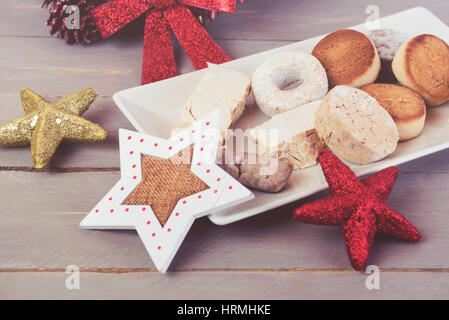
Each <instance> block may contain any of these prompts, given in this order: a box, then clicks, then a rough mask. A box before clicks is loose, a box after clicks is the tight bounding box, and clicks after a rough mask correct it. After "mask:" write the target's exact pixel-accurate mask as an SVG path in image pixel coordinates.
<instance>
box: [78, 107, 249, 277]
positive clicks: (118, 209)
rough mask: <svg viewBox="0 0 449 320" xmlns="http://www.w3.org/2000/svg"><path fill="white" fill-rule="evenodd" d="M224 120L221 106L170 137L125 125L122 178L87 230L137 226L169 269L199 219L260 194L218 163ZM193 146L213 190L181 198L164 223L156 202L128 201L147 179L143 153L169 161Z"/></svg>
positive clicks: (195, 164) (195, 161) (194, 166)
mask: <svg viewBox="0 0 449 320" xmlns="http://www.w3.org/2000/svg"><path fill="white" fill-rule="evenodd" d="M221 118H222V117H221V111H220V110H216V111H214V112H213V113H211V114H210V115H208V116H207V117H204V118H202V119H201V120H200V121H197V122H195V123H194V124H192V125H191V126H189V127H188V128H186V129H185V130H183V131H181V132H180V133H178V134H176V135H175V136H173V137H171V138H170V139H169V140H165V139H161V138H157V137H152V136H148V135H145V134H141V133H137V132H134V131H129V130H124V129H120V131H119V143H120V166H121V179H120V180H119V181H118V182H117V184H116V185H115V186H114V187H112V189H111V190H110V191H109V192H108V193H107V194H106V195H105V196H104V197H103V199H101V201H100V202H99V203H98V204H97V205H96V206H95V207H94V208H93V209H92V210H91V211H90V212H89V214H88V215H87V216H86V217H85V218H84V219H83V221H81V223H80V226H81V228H84V229H136V230H137V232H138V234H139V236H140V238H141V239H142V242H143V243H144V245H145V248H146V249H147V251H148V253H149V254H150V256H151V258H152V260H153V262H154V264H155V266H156V268H157V269H158V270H159V271H160V272H162V273H164V272H165V271H166V270H167V269H168V267H169V265H170V262H171V261H172V259H173V257H174V256H175V254H176V252H177V251H178V249H179V247H180V245H181V243H182V241H183V240H184V238H185V236H186V234H187V232H188V231H189V229H190V227H191V226H192V224H193V221H194V220H195V219H196V218H199V217H201V216H204V215H207V214H211V213H213V212H215V211H217V210H222V209H224V208H228V207H230V206H233V205H236V204H239V203H242V202H244V201H247V200H251V199H252V198H253V197H254V195H253V193H252V192H251V191H249V190H248V189H247V188H246V187H244V186H243V185H242V184H240V183H239V182H238V181H237V180H235V179H234V178H233V177H231V176H230V175H229V174H228V173H226V172H225V171H224V170H223V169H221V168H220V167H219V166H217V164H216V163H215V161H216V156H217V151H218V147H219V144H220V141H221V138H220V133H219V129H218V128H220V123H221ZM191 145H193V156H192V161H191V171H192V172H193V173H194V174H195V175H196V176H198V178H200V179H201V180H202V181H203V182H204V183H205V184H207V185H208V187H209V188H208V189H206V190H204V191H202V192H198V193H195V194H192V195H189V196H187V197H184V198H182V199H180V200H179V201H178V202H177V204H176V206H175V208H174V210H173V211H172V213H171V215H170V217H169V218H168V220H167V222H166V223H165V224H164V226H162V225H161V224H160V222H159V220H158V219H157V217H156V215H155V214H154V212H153V210H152V209H151V207H150V206H148V205H125V204H124V202H125V200H126V198H127V197H128V196H129V195H130V194H131V193H132V192H133V190H134V189H135V188H136V187H137V186H138V185H139V183H140V182H141V180H142V167H141V157H142V155H148V156H154V157H159V158H162V159H168V158H170V157H172V156H174V155H176V154H177V153H178V152H180V151H182V150H184V149H186V148H187V147H189V146H191Z"/></svg>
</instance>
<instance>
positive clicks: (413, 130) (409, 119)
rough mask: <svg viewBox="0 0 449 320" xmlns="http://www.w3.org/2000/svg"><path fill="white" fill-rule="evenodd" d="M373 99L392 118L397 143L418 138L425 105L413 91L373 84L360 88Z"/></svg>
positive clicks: (424, 115)
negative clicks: (395, 129) (397, 133)
mask: <svg viewBox="0 0 449 320" xmlns="http://www.w3.org/2000/svg"><path fill="white" fill-rule="evenodd" d="M361 89H362V90H363V91H365V92H367V93H368V94H369V95H370V96H372V97H373V98H375V99H376V100H377V102H379V104H380V105H381V106H382V107H383V108H384V109H385V110H387V111H388V113H389V114H390V116H391V117H392V118H393V120H394V123H395V124H396V127H397V128H398V132H399V141H405V140H409V139H412V138H415V137H416V136H418V135H419V134H420V133H421V131H422V129H423V127H424V122H425V120H426V104H425V102H424V100H423V98H422V97H421V96H420V95H419V94H418V93H417V92H416V91H414V90H412V89H409V88H406V87H402V86H398V85H395V84H385V83H374V84H369V85H366V86H363V87H362V88H361Z"/></svg>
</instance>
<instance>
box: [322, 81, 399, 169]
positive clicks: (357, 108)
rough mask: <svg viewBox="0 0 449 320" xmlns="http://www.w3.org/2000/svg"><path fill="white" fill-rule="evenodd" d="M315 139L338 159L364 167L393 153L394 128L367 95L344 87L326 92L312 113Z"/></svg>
mask: <svg viewBox="0 0 449 320" xmlns="http://www.w3.org/2000/svg"><path fill="white" fill-rule="evenodd" d="M315 129H316V132H317V133H318V136H319V137H320V139H322V141H324V142H325V143H326V144H327V146H328V147H329V148H330V149H331V150H332V151H333V152H334V153H335V154H337V155H338V156H340V157H342V158H344V159H346V160H349V161H351V162H353V163H356V164H368V163H371V162H374V161H378V160H380V159H383V158H385V157H386V156H388V155H389V154H391V153H392V152H393V151H394V150H396V146H397V142H398V140H399V134H398V130H397V128H396V125H395V123H394V121H393V119H392V118H391V116H390V115H389V114H388V112H387V111H386V110H385V109H384V108H382V107H381V106H380V105H379V103H378V102H377V101H376V99H374V98H373V97H371V96H370V95H369V94H368V93H366V92H364V91H362V90H360V89H356V88H352V87H347V86H336V87H335V88H334V89H332V90H331V91H329V93H328V95H327V96H326V98H325V99H324V101H323V103H322V104H321V105H320V106H319V108H318V110H317V111H316V113H315Z"/></svg>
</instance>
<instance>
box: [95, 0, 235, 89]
mask: <svg viewBox="0 0 449 320" xmlns="http://www.w3.org/2000/svg"><path fill="white" fill-rule="evenodd" d="M235 4H236V0H185V1H182V2H180V1H176V0H115V1H112V2H108V3H105V4H104V5H102V6H99V7H97V8H95V9H94V10H92V11H91V16H92V18H93V19H94V21H95V23H96V25H97V28H98V30H99V31H100V34H101V35H102V37H103V38H107V37H109V36H111V35H113V34H114V33H116V32H117V31H118V30H120V29H121V28H123V27H124V26H126V25H127V24H128V23H130V22H131V21H133V20H134V19H136V18H137V17H139V16H141V15H143V14H146V15H147V16H146V22H145V38H144V45H143V61H142V84H147V83H151V82H155V81H159V80H163V79H167V78H170V77H173V76H176V75H177V74H178V73H177V70H176V62H175V57H174V54H173V45H172V42H171V36H170V29H172V30H173V32H174V34H175V35H176V37H177V38H178V40H179V42H180V44H181V46H182V47H183V49H184V51H185V52H186V54H187V56H188V57H189V59H190V61H191V62H192V64H193V66H194V67H195V68H196V69H202V68H206V67H207V62H211V63H215V64H220V63H223V62H227V61H230V60H231V58H229V56H228V55H227V54H226V53H225V52H224V51H223V50H222V49H221V48H220V47H219V46H218V45H217V44H216V43H215V42H214V41H213V39H212V38H211V37H210V35H209V34H208V33H207V32H206V30H205V29H204V28H203V27H202V26H201V24H200V23H199V22H198V21H197V20H196V19H195V17H194V16H193V15H192V13H191V12H190V10H189V9H187V7H185V5H189V6H194V7H199V8H203V9H208V10H214V11H225V12H235Z"/></svg>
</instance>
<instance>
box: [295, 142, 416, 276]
mask: <svg viewBox="0 0 449 320" xmlns="http://www.w3.org/2000/svg"><path fill="white" fill-rule="evenodd" d="M318 160H319V162H320V164H321V167H322V170H323V173H324V176H325V177H326V181H327V183H328V184H329V188H330V190H331V195H330V196H328V197H326V198H323V199H320V200H317V201H313V202H311V203H308V204H305V205H303V206H301V207H300V208H298V209H296V210H295V211H294V213H293V218H294V219H296V220H299V221H301V222H304V223H311V224H320V225H335V226H342V227H343V234H344V239H345V245H346V250H347V252H348V256H349V259H350V260H351V264H352V266H353V268H354V269H356V270H362V269H364V268H365V266H366V264H367V261H368V256H369V251H370V248H371V245H372V243H373V239H374V235H375V234H376V232H383V233H386V234H389V235H391V236H393V237H396V238H398V239H401V240H405V241H408V242H415V241H419V240H420V239H421V234H420V233H419V231H418V230H417V229H416V228H415V227H414V226H413V225H412V224H411V223H410V222H409V221H408V220H407V219H405V218H404V217H403V216H402V215H400V214H399V213H398V212H396V211H394V210H393V209H391V208H390V207H389V206H387V205H386V204H385V201H386V200H387V198H388V195H389V194H390V192H391V190H393V186H394V183H395V181H396V178H397V176H398V169H397V168H396V167H389V168H386V169H384V170H382V171H379V172H378V173H376V174H374V175H372V176H370V177H368V178H366V179H364V180H362V181H360V180H359V179H357V176H356V175H355V174H354V172H352V171H351V169H349V167H348V166H346V165H345V164H344V163H343V162H341V161H340V160H339V159H338V158H337V157H336V156H335V155H334V154H332V152H330V151H329V150H327V149H321V150H320V152H319V154H318Z"/></svg>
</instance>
